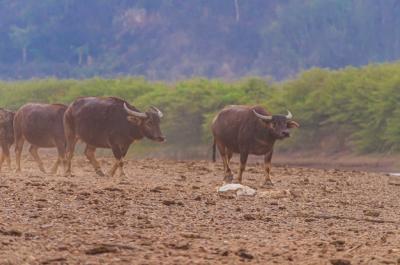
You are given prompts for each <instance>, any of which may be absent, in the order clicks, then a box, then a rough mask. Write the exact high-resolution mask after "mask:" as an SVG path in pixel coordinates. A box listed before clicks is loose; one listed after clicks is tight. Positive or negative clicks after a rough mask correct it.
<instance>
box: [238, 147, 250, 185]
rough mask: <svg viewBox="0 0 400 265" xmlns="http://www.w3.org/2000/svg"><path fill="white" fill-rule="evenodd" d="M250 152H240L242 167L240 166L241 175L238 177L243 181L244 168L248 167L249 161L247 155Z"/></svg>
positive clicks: (240, 181)
mask: <svg viewBox="0 0 400 265" xmlns="http://www.w3.org/2000/svg"><path fill="white" fill-rule="evenodd" d="M248 156H249V154H248V153H247V152H241V153H240V168H239V177H238V182H239V183H242V178H243V177H242V175H243V172H244V170H245V169H246V163H247V157H248Z"/></svg>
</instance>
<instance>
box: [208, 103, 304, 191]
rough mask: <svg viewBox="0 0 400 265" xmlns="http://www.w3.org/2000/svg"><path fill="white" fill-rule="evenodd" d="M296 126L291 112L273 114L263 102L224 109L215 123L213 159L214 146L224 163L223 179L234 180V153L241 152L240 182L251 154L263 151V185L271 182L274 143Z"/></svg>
mask: <svg viewBox="0 0 400 265" xmlns="http://www.w3.org/2000/svg"><path fill="white" fill-rule="evenodd" d="M294 127H299V124H298V123H297V122H295V121H293V120H292V114H291V113H290V112H288V115H271V114H270V113H268V112H267V111H266V110H265V109H263V108H262V107H260V106H254V107H251V106H237V105H233V106H228V107H226V108H224V109H223V110H221V111H220V112H219V113H218V114H217V115H216V117H215V118H214V120H213V123H212V133H213V136H214V145H213V160H214V161H215V151H216V150H215V149H216V147H218V150H219V153H220V154H221V157H222V161H223V164H224V171H225V176H224V182H226V183H230V182H232V180H233V175H232V172H231V169H230V167H229V161H230V159H231V158H232V154H233V153H239V154H240V170H239V176H238V181H239V183H241V182H242V174H243V171H244V170H245V167H246V162H247V157H248V155H249V154H254V155H264V162H265V173H266V175H265V180H264V181H263V183H262V185H263V186H264V185H265V186H268V185H272V182H271V178H270V171H271V158H272V152H273V147H274V143H275V141H276V140H278V139H284V138H286V137H289V136H290V132H289V129H290V128H294Z"/></svg>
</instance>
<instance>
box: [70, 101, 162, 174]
mask: <svg viewBox="0 0 400 265" xmlns="http://www.w3.org/2000/svg"><path fill="white" fill-rule="evenodd" d="M162 116H163V114H162V112H161V111H160V110H158V109H157V108H155V107H151V109H150V110H149V111H146V112H140V111H139V110H138V109H136V108H135V107H133V106H131V105H130V104H129V103H127V102H126V101H125V100H123V99H120V98H116V97H82V98H78V99H76V100H75V101H74V102H72V103H71V104H70V105H69V107H68V109H67V111H66V112H65V115H64V127H65V136H66V139H67V167H66V172H65V174H66V175H70V174H71V160H72V157H73V153H74V149H75V144H76V142H77V140H78V139H80V140H82V141H83V142H84V143H86V148H85V155H86V157H87V158H88V159H89V161H90V163H91V164H92V165H93V167H94V169H95V171H96V173H97V174H98V175H99V176H104V173H103V171H102V170H101V168H100V164H99V162H98V161H97V160H96V158H95V152H96V148H110V149H111V150H112V152H113V154H114V157H115V159H116V162H115V163H114V165H113V166H112V168H111V170H110V172H109V173H108V175H109V176H113V175H114V174H115V172H116V171H117V169H118V168H120V174H121V176H123V175H125V173H124V170H123V158H124V157H125V155H126V153H127V152H128V149H129V146H130V145H131V144H132V143H133V142H134V141H135V140H139V139H142V138H143V137H147V138H149V139H151V140H154V141H158V142H163V141H165V138H164V136H163V135H162V133H161V130H160V119H161V118H162Z"/></svg>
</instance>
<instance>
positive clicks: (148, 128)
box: [124, 103, 165, 142]
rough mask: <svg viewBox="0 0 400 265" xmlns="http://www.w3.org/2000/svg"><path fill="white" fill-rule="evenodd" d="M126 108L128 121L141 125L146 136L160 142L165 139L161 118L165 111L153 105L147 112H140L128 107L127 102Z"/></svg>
mask: <svg viewBox="0 0 400 265" xmlns="http://www.w3.org/2000/svg"><path fill="white" fill-rule="evenodd" d="M124 109H125V111H126V112H127V113H128V117H127V119H128V121H129V122H132V123H134V124H136V125H137V126H139V127H140V130H141V132H142V133H143V135H144V136H146V137H147V138H149V139H151V140H154V141H158V142H164V141H165V137H164V136H163V135H162V132H161V129H160V119H161V118H162V117H163V113H162V112H161V111H160V110H159V109H157V108H156V107H151V108H150V110H148V111H146V112H139V111H134V110H131V109H130V108H128V106H127V105H126V103H124Z"/></svg>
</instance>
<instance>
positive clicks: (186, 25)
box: [0, 0, 400, 81]
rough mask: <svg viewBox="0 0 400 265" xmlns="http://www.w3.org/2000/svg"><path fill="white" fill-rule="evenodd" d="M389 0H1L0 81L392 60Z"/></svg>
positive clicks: (276, 71)
mask: <svg viewBox="0 0 400 265" xmlns="http://www.w3.org/2000/svg"><path fill="white" fill-rule="evenodd" d="M399 13H400V2H399V1H398V0H304V1H299V0H218V1H215V0H191V1H184V0H115V1H109V0H85V1H82V0H40V1H38V0H0V18H1V19H0V36H1V38H0V78H1V79H6V80H13V79H26V78H32V77H58V78H86V77H93V76H105V77H117V76H121V75H140V76H144V77H145V78H146V79H150V80H170V81H176V80H182V79H186V78H193V77H196V76H202V77H208V78H215V77H218V78H223V79H225V80H236V79H239V78H241V77H244V76H249V75H251V76H254V75H257V76H262V77H267V76H270V77H272V78H273V79H275V80H282V79H287V78H293V77H294V76H295V74H296V73H298V72H299V71H302V70H306V69H309V68H311V67H322V68H331V69H337V68H340V67H344V66H348V65H352V66H361V65H364V64H368V63H371V62H385V61H391V60H396V59H398V58H399V57H400V27H399V25H400V16H399Z"/></svg>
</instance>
